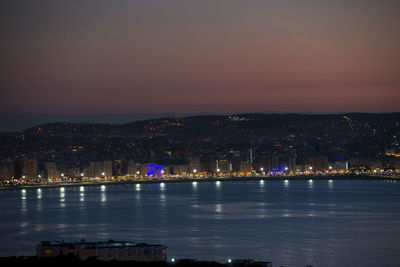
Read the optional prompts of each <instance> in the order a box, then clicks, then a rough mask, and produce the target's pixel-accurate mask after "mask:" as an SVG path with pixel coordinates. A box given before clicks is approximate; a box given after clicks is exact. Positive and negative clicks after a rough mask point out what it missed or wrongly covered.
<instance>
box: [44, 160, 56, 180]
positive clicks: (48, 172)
mask: <svg viewBox="0 0 400 267" xmlns="http://www.w3.org/2000/svg"><path fill="white" fill-rule="evenodd" d="M44 171H45V177H46V178H49V179H58V178H59V174H58V169H57V164H56V163H55V162H45V163H44Z"/></svg>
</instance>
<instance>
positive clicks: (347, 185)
mask: <svg viewBox="0 0 400 267" xmlns="http://www.w3.org/2000/svg"><path fill="white" fill-rule="evenodd" d="M0 237H1V238H0V256H20V255H27V256H29V255H34V254H35V245H36V244H37V243H39V242H40V241H45V240H47V241H61V240H64V241H79V240H81V239H82V238H84V239H85V240H86V241H106V240H110V239H113V240H124V241H132V242H138V243H139V242H140V243H149V244H162V245H166V246H168V250H167V251H168V260H171V259H173V258H174V259H183V258H185V259H198V260H207V261H211V260H212V261H219V262H227V260H228V259H247V258H250V259H254V260H263V261H271V262H272V265H273V266H285V267H291V266H294V267H299V266H304V267H305V266H306V265H312V266H314V267H318V266H321V267H329V266H352V267H358V266H360V267H361V266H385V267H389V266H400V182H396V181H392V180H370V179H362V177H357V178H351V177H350V178H349V179H347V180H335V179H326V180H313V179H303V180H283V179H276V180H273V179H272V180H271V179H268V180H252V181H223V180H221V181H208V182H206V181H204V182H203V181H201V182H182V183H151V184H138V185H136V184H130V185H103V186H100V185H99V186H73V187H70V186H68V187H60V188H40V189H37V188H35V189H18V190H2V191H0Z"/></svg>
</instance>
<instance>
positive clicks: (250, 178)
mask: <svg viewBox="0 0 400 267" xmlns="http://www.w3.org/2000/svg"><path fill="white" fill-rule="evenodd" d="M309 179H313V180H392V181H400V176H387V175H354V174H351V175H311V174H309V175H282V176H245V177H235V176H227V177H206V178H186V177H185V178H175V177H174V178H162V179H141V180H121V181H99V182H61V183H46V184H28V185H10V186H0V191H3V190H19V189H37V188H59V187H77V186H90V187H91V186H102V185H129V184H155V183H190V182H204V183H206V182H216V181H241V182H243V181H259V180H267V181H284V180H309Z"/></svg>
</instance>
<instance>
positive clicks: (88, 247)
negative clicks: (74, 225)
mask: <svg viewBox="0 0 400 267" xmlns="http://www.w3.org/2000/svg"><path fill="white" fill-rule="evenodd" d="M59 255H75V256H78V257H79V258H80V259H81V260H86V259H88V258H90V257H96V259H98V260H103V261H109V260H118V261H138V262H158V261H167V247H166V246H163V245H149V244H146V243H137V244H134V243H131V242H128V241H114V240H109V241H107V242H85V241H84V240H82V241H81V242H70V243H68V242H64V241H61V242H49V241H42V242H41V243H40V244H37V245H36V256H38V257H39V258H40V257H54V256H59Z"/></svg>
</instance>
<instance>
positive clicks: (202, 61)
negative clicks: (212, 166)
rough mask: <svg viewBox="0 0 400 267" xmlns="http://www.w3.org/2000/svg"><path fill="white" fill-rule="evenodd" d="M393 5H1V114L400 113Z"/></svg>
mask: <svg viewBox="0 0 400 267" xmlns="http://www.w3.org/2000/svg"><path fill="white" fill-rule="evenodd" d="M399 14H400V1H382V0H377V1H369V0H359V1H356V0H353V1H351V0H346V1H340V0H336V1H324V0H318V1H283V0H281V1H234V0H230V1H223V0H218V1H217V0H211V1H206V0H201V1H200V0H199V1H188V0H185V1H165V0H163V1H156V0H145V1H99V0H96V1H55V0H50V1H15V0H12V1H5V0H3V1H1V3H0V28H1V43H0V56H1V61H0V71H1V75H0V88H1V92H0V114H1V115H10V114H134V113H200V112H210V113H229V112H240V111H246V112H271V111H281V112H398V111H400V104H399V103H400V27H399V25H400V15H399Z"/></svg>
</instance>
